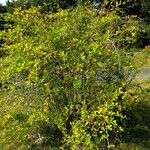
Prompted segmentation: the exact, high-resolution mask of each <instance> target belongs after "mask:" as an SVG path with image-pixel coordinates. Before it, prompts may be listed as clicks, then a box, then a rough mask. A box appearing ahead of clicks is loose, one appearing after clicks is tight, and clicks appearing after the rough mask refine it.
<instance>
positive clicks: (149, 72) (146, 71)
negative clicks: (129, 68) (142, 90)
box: [136, 67, 150, 80]
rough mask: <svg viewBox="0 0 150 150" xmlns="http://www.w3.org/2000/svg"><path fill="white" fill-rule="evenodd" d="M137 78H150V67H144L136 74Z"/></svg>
mask: <svg viewBox="0 0 150 150" xmlns="http://www.w3.org/2000/svg"><path fill="white" fill-rule="evenodd" d="M136 79H137V80H145V79H150V67H144V68H142V70H141V72H140V73H139V74H138V75H137V76H136Z"/></svg>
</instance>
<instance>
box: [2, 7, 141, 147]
mask: <svg viewBox="0 0 150 150" xmlns="http://www.w3.org/2000/svg"><path fill="white" fill-rule="evenodd" d="M117 11H118V10H117ZM5 20H11V21H12V22H13V25H7V30H5V31H2V32H1V33H0V35H1V36H2V38H3V39H4V40H5V41H6V42H5V43H4V44H3V45H2V47H1V49H3V50H4V51H6V52H7V55H6V56H5V57H3V58H0V61H1V66H0V67H1V68H0V69H1V72H0V81H1V84H2V87H1V93H2V94H1V95H2V96H1V99H2V100H1V108H2V116H1V128H2V130H1V137H2V139H3V140H2V141H1V144H2V147H4V148H5V149H18V148H19V149H21V148H22V149H30V148H31V149H32V148H36V149H41V148H43V147H45V148H46V147H47V146H49V147H51V148H52V147H55V148H62V149H73V150H74V149H95V148H96V149H100V148H104V149H105V148H106V149H107V148H109V149H110V148H115V146H116V145H118V144H119V142H118V141H119V136H120V133H121V132H122V131H123V126H124V123H123V120H124V118H125V116H124V115H123V114H122V112H123V111H124V110H125V109H127V104H129V103H127V102H128V101H129V102H130V103H132V97H131V96H130V93H131V91H130V90H129V88H128V85H129V84H130V80H131V75H130V73H131V71H130V70H132V65H131V63H130V60H129V58H128V56H127V54H126V52H125V50H124V47H125V46H126V45H127V44H128V43H132V42H134V39H135V37H136V32H137V30H138V24H137V22H136V21H135V17H129V16H127V17H124V18H121V17H120V16H118V15H117V14H116V10H111V11H110V10H109V11H108V10H106V9H105V8H101V10H99V12H98V13H95V12H94V11H93V9H91V8H89V7H84V8H83V7H77V8H74V9H66V10H60V11H58V12H57V13H51V12H49V14H41V13H40V12H39V11H38V8H33V7H32V8H30V9H28V10H21V9H20V8H17V9H16V10H15V11H14V12H13V14H5ZM48 125H49V126H50V127H51V128H48ZM56 135H57V136H56ZM56 141H57V142H56Z"/></svg>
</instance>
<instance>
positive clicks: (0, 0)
mask: <svg viewBox="0 0 150 150" xmlns="http://www.w3.org/2000/svg"><path fill="white" fill-rule="evenodd" d="M7 1H8V0H0V4H2V5H5V4H6V2H7ZM10 1H11V0H10Z"/></svg>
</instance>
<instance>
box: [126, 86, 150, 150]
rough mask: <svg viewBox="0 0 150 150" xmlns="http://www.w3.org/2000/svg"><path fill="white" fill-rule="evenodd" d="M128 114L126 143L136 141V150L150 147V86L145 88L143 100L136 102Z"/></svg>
mask: <svg viewBox="0 0 150 150" xmlns="http://www.w3.org/2000/svg"><path fill="white" fill-rule="evenodd" d="M126 116H127V118H128V120H127V127H126V131H127V132H126V134H125V135H124V137H125V143H126V144H131V143H134V144H135V145H136V148H134V149H135V150H148V149H150V88H144V92H143V93H142V96H141V101H140V102H138V103H137V104H134V105H133V106H132V108H131V110H130V111H129V112H127V113H126ZM128 146H129V145H128Z"/></svg>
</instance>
